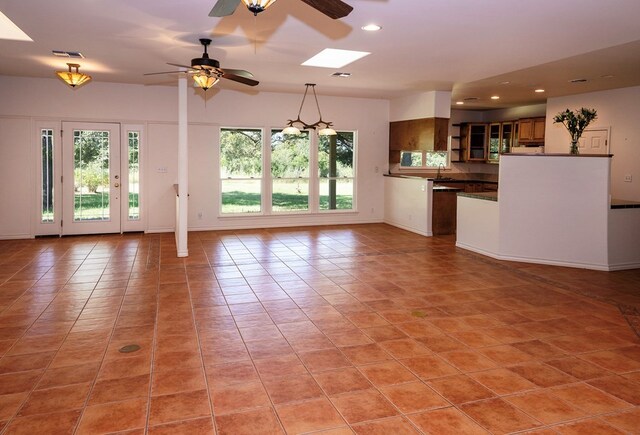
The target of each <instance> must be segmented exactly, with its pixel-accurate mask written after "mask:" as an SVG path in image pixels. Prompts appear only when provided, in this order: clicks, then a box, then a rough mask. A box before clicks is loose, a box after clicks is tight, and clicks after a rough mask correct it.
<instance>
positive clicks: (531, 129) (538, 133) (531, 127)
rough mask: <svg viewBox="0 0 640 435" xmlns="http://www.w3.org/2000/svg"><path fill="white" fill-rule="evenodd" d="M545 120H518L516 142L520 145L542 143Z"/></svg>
mask: <svg viewBox="0 0 640 435" xmlns="http://www.w3.org/2000/svg"><path fill="white" fill-rule="evenodd" d="M544 126H545V118H524V119H520V120H519V132H518V142H519V143H520V144H529V143H541V142H544Z"/></svg>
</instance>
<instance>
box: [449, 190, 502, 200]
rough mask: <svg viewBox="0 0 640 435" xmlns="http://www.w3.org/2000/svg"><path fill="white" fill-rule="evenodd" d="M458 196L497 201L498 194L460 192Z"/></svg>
mask: <svg viewBox="0 0 640 435" xmlns="http://www.w3.org/2000/svg"><path fill="white" fill-rule="evenodd" d="M458 196H465V197H467V198H475V199H484V200H485V201H498V192H473V193H465V192H460V193H458Z"/></svg>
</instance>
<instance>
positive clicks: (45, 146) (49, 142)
mask: <svg viewBox="0 0 640 435" xmlns="http://www.w3.org/2000/svg"><path fill="white" fill-rule="evenodd" d="M40 136H41V138H42V151H41V154H42V214H41V216H40V221H41V222H43V223H51V222H53V130H48V129H43V130H41V131H40Z"/></svg>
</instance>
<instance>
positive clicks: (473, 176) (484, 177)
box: [384, 172, 498, 184]
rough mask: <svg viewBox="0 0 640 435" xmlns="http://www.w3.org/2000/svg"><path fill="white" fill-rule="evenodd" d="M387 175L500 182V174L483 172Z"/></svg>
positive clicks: (454, 180) (453, 180) (389, 175)
mask: <svg viewBox="0 0 640 435" xmlns="http://www.w3.org/2000/svg"><path fill="white" fill-rule="evenodd" d="M384 176H385V177H397V178H422V179H424V178H426V179H429V180H433V182H434V183H439V182H443V183H465V182H471V183H490V184H498V176H497V175H493V174H483V173H462V172H456V173H453V174H451V173H445V174H443V175H441V176H440V178H437V174H435V173H429V172H417V173H415V174H413V173H412V174H384Z"/></svg>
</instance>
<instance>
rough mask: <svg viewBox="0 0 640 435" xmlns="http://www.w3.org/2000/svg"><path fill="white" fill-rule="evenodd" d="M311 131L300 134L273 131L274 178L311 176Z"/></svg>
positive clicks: (272, 160)
mask: <svg viewBox="0 0 640 435" xmlns="http://www.w3.org/2000/svg"><path fill="white" fill-rule="evenodd" d="M310 143H311V141H310V137H309V132H308V131H303V132H301V133H300V134H299V135H292V134H282V131H281V130H272V131H271V175H272V176H273V178H298V177H303V178H308V177H309V144H310Z"/></svg>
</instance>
